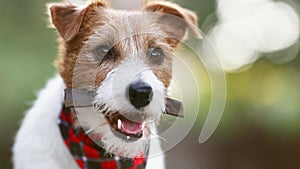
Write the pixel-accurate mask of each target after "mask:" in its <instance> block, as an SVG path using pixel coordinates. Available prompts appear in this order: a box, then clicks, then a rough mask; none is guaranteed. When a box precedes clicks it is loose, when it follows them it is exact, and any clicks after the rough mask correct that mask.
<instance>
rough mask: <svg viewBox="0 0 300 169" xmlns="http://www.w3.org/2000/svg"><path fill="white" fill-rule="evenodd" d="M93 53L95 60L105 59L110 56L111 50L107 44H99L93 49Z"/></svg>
mask: <svg viewBox="0 0 300 169" xmlns="http://www.w3.org/2000/svg"><path fill="white" fill-rule="evenodd" d="M94 55H95V58H96V59H97V60H107V59H110V58H111V57H112V50H111V48H110V47H109V46H107V45H101V46H99V47H97V48H96V49H95V50H94Z"/></svg>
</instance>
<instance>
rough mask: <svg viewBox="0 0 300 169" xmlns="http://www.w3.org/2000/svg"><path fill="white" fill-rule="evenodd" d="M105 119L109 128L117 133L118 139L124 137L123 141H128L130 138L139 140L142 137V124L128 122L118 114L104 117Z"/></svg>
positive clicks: (135, 121)
mask: <svg viewBox="0 0 300 169" xmlns="http://www.w3.org/2000/svg"><path fill="white" fill-rule="evenodd" d="M105 118H106V121H107V122H108V124H109V125H110V127H111V128H112V129H113V130H114V131H116V132H117V133H118V134H117V135H118V136H119V137H122V138H124V137H125V138H124V139H126V140H129V139H131V138H135V139H139V138H141V137H142V136H143V122H139V121H137V120H129V119H128V118H125V117H124V116H122V115H121V114H120V113H119V112H116V113H113V114H110V115H105Z"/></svg>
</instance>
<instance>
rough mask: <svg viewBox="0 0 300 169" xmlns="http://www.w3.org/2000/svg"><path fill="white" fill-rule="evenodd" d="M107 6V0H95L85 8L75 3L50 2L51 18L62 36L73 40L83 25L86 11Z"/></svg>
mask: <svg viewBox="0 0 300 169" xmlns="http://www.w3.org/2000/svg"><path fill="white" fill-rule="evenodd" d="M100 6H101V7H107V6H108V1H107V0H93V1H92V3H91V4H89V5H88V6H87V7H85V8H79V7H78V6H76V5H73V4H65V3H54V4H48V8H49V10H50V19H51V22H52V24H53V25H54V26H55V27H56V29H57V31H58V33H59V34H60V36H61V37H62V38H63V39H64V40H65V41H66V42H67V41H70V40H72V39H73V38H74V37H75V36H76V35H77V33H78V32H79V29H80V27H81V24H82V22H83V20H84V17H85V14H86V12H87V11H88V10H89V9H91V8H95V7H100Z"/></svg>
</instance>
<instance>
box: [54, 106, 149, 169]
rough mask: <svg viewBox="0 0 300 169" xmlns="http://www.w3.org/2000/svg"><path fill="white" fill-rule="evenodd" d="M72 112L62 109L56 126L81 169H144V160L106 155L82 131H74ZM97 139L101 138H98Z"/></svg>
mask: <svg viewBox="0 0 300 169" xmlns="http://www.w3.org/2000/svg"><path fill="white" fill-rule="evenodd" d="M73 111H74V110H73V109H72V108H66V107H65V106H64V107H63V109H62V112H61V114H60V116H59V118H58V125H59V128H60V131H61V134H62V137H63V139H64V142H65V145H66V146H67V147H68V149H69V150H70V152H71V154H72V155H73V157H74V160H75V161H76V163H77V164H78V166H79V167H80V168H81V169H144V168H145V166H146V158H145V157H143V158H133V159H131V158H124V157H120V156H116V155H113V154H109V153H107V152H106V151H105V150H104V149H103V148H101V147H100V146H98V145H97V144H96V143H94V142H93V141H92V139H91V138H89V136H88V135H87V134H85V132H84V130H83V129H74V128H73V125H72V124H73V123H74V119H75V118H74V114H75V113H74V112H73ZM98 137H99V138H100V137H101V136H98Z"/></svg>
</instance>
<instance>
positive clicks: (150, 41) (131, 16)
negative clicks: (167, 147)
mask: <svg viewBox="0 0 300 169" xmlns="http://www.w3.org/2000/svg"><path fill="white" fill-rule="evenodd" d="M145 2H146V1H145ZM49 8H50V15H51V21H52V23H53V25H54V26H55V27H56V29H57V31H58V33H59V35H60V37H59V43H60V57H59V58H58V59H57V61H56V63H57V67H58V71H59V74H60V75H59V76H56V77H55V78H53V79H52V80H50V81H49V82H48V84H47V86H46V88H45V89H43V90H42V91H41V93H40V94H39V96H38V99H37V101H36V102H35V104H34V105H33V107H32V108H31V109H30V110H29V111H28V112H27V114H26V116H25V119H24V121H23V123H22V126H21V129H20V130H19V132H18V134H17V136H16V143H15V145H14V147H13V151H14V156H13V161H14V166H15V169H41V168H42V169H48V168H49V169H50V168H51V169H66V168H70V169H71V168H72V169H77V168H78V166H77V165H76V163H75V161H74V159H73V157H72V156H71V154H70V153H69V152H68V149H67V148H66V146H65V145H64V143H63V139H62V138H61V134H60V131H59V128H58V125H57V123H56V120H57V118H58V116H59V113H60V111H61V108H62V104H63V90H64V88H80V89H93V90H96V91H97V95H96V96H95V99H94V104H95V105H98V106H97V107H96V108H97V109H94V108H76V112H77V116H78V121H79V122H80V124H81V126H82V127H83V128H84V129H85V130H86V132H87V133H96V134H100V135H101V144H103V146H104V148H105V149H106V150H107V151H108V152H111V153H115V154H118V155H122V156H126V157H136V156H139V155H141V154H144V153H145V150H146V149H147V148H148V146H149V145H148V139H149V137H151V139H150V157H149V159H148V165H147V168H149V169H151V168H152V169H153V168H157V169H163V168H164V157H163V154H162V150H161V147H160V145H159V140H158V138H157V137H155V134H156V129H155V124H156V123H158V121H159V118H160V116H161V114H162V113H163V112H164V111H165V97H166V95H167V93H166V90H167V88H168V86H169V85H170V79H171V73H172V69H171V68H172V52H173V51H174V50H175V49H176V47H177V46H178V44H179V42H180V40H182V39H183V38H184V35H185V32H186V28H190V29H191V30H192V31H193V32H194V33H195V35H197V36H198V35H199V34H198V32H195V29H194V28H193V25H197V18H196V16H195V14H194V13H193V12H191V11H189V10H187V9H184V8H182V7H180V6H178V5H176V4H173V3H170V2H159V1H157V2H152V3H145V6H144V7H143V9H142V11H120V10H114V9H110V8H109V4H108V1H107V0H93V1H92V2H91V3H89V4H87V5H85V6H84V5H83V6H78V5H73V4H71V3H58V4H50V5H49ZM147 12H157V14H155V15H154V14H153V15H145V13H147ZM163 14H169V16H168V15H163ZM170 15H173V16H176V17H177V18H175V19H174V18H172V17H170ZM153 16H154V17H153ZM178 18H181V20H178ZM169 24H170V25H169ZM101 44H110V45H111V46H112V47H113V48H114V55H115V58H114V59H111V60H106V61H103V62H102V61H99V60H97V59H95V57H94V53H93V50H94V49H95V48H97V47H98V46H99V45H101ZM155 47H159V48H161V49H162V50H163V51H164V53H165V59H164V62H163V63H162V64H161V65H155V64H152V63H151V62H150V61H149V58H147V51H148V50H149V49H150V48H155ZM135 81H143V82H145V83H147V84H149V85H150V86H151V87H152V89H153V99H152V101H151V102H150V104H149V105H147V106H146V107H144V108H142V109H139V110H137V109H136V108H134V107H133V106H132V105H131V104H130V102H129V101H128V98H127V97H126V95H127V93H126V91H127V87H128V86H129V84H130V83H131V82H135ZM114 112H119V113H120V114H122V115H123V116H124V117H126V118H128V119H130V118H131V116H132V115H134V114H141V115H143V116H144V130H143V133H144V134H143V137H142V138H140V139H138V140H137V141H134V142H128V141H126V140H123V139H121V138H119V137H116V136H115V135H114V134H113V133H112V131H111V128H110V126H109V124H108V122H107V120H106V119H105V117H104V115H109V114H111V115H113V113H114ZM94 141H96V142H97V141H99V140H94Z"/></svg>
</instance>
